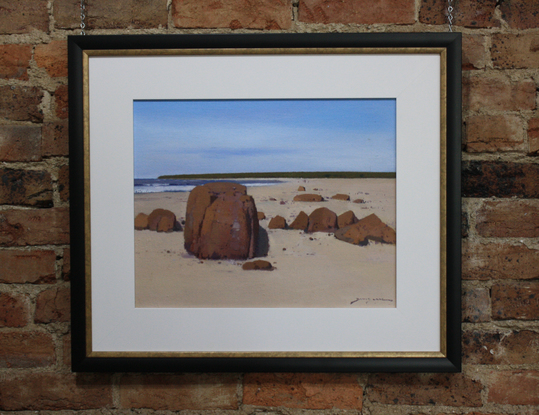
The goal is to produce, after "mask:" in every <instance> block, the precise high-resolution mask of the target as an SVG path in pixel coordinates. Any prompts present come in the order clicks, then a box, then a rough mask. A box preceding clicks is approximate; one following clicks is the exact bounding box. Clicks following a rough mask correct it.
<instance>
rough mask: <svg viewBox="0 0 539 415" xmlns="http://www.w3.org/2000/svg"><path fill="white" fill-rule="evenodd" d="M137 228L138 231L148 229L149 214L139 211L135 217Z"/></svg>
mask: <svg viewBox="0 0 539 415" xmlns="http://www.w3.org/2000/svg"><path fill="white" fill-rule="evenodd" d="M135 229H136V230H137V231H142V230H144V229H148V215H146V214H145V213H139V214H138V215H137V217H136V218H135Z"/></svg>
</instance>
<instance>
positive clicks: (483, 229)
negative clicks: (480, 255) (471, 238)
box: [476, 199, 539, 238]
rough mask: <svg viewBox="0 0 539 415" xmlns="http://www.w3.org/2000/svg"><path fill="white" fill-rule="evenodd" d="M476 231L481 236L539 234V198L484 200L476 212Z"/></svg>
mask: <svg viewBox="0 0 539 415" xmlns="http://www.w3.org/2000/svg"><path fill="white" fill-rule="evenodd" d="M476 220H477V225H476V228H477V232H478V233H479V234H480V235H481V236H492V237H516V238H519V237H524V238H536V237H538V236H539V200H533V199H531V200H502V201H486V202H484V203H483V205H482V206H481V207H480V208H479V210H478V212H477V219H476Z"/></svg>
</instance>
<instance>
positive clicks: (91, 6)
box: [53, 0, 168, 29]
mask: <svg viewBox="0 0 539 415" xmlns="http://www.w3.org/2000/svg"><path fill="white" fill-rule="evenodd" d="M53 13H54V19H55V23H56V27H58V28H65V29H78V28H79V27H80V1H79V0H55V2H54V12H53ZM167 23H168V12H167V3H166V1H141V0H116V1H97V2H87V3H86V28H87V29H126V28H133V29H150V28H159V27H164V28H166V27H167Z"/></svg>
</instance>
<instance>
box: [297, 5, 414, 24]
mask: <svg viewBox="0 0 539 415" xmlns="http://www.w3.org/2000/svg"><path fill="white" fill-rule="evenodd" d="M298 15H299V21H300V22H305V23H324V24H328V23H345V24H346V23H356V24H373V23H395V24H412V23H414V21H415V4H414V1H411V0H404V1H403V0H374V1H365V0H361V1H340V0H300V2H299V8H298Z"/></svg>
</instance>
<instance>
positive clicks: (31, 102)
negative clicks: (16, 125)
mask: <svg viewBox="0 0 539 415" xmlns="http://www.w3.org/2000/svg"><path fill="white" fill-rule="evenodd" d="M42 98H43V91H41V90H40V89H39V88H36V87H27V86H15V85H13V86H0V119H4V120H10V121H32V122H40V121H43V111H42V110H41V109H40V108H39V105H40V104H41V99H42Z"/></svg>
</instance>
